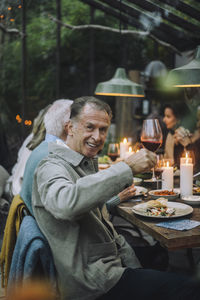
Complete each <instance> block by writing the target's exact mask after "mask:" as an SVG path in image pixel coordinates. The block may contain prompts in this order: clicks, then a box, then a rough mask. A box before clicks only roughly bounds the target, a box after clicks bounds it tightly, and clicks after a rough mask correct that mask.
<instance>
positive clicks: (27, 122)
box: [16, 115, 32, 126]
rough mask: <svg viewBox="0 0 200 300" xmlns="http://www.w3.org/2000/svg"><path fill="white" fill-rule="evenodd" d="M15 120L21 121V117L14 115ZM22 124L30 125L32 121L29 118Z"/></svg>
mask: <svg viewBox="0 0 200 300" xmlns="http://www.w3.org/2000/svg"><path fill="white" fill-rule="evenodd" d="M16 120H17V122H18V123H21V122H22V118H21V117H20V115H16ZM24 124H25V125H26V126H31V125H32V121H31V120H25V121H24Z"/></svg>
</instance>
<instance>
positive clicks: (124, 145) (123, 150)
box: [120, 138, 128, 159]
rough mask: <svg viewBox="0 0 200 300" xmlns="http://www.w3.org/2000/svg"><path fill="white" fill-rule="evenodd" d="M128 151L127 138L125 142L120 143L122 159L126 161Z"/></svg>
mask: <svg viewBox="0 0 200 300" xmlns="http://www.w3.org/2000/svg"><path fill="white" fill-rule="evenodd" d="M127 151H128V141H127V138H124V139H123V142H121V143H120V158H121V159H124V158H125V156H126V152H127Z"/></svg>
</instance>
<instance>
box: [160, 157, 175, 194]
mask: <svg viewBox="0 0 200 300" xmlns="http://www.w3.org/2000/svg"><path fill="white" fill-rule="evenodd" d="M162 170H163V171H162V189H163V190H172V189H173V188H174V170H173V167H170V166H169V161H167V162H166V166H165V167H162Z"/></svg>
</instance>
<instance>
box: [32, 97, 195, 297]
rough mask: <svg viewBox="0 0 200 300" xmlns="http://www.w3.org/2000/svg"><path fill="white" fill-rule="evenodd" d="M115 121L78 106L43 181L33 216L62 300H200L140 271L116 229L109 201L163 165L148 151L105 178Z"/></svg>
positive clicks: (172, 279)
mask: <svg viewBox="0 0 200 300" xmlns="http://www.w3.org/2000/svg"><path fill="white" fill-rule="evenodd" d="M111 118H112V113H111V109H110V107H109V106H108V105H107V104H106V103H104V102H103V101H100V100H98V99H96V98H94V97H81V98H78V99H76V100H75V101H74V103H73V104H72V106H71V117H70V122H69V126H68V137H67V143H66V144H65V143H63V142H57V144H56V143H54V144H49V156H48V157H47V158H45V159H44V160H43V161H42V162H41V163H40V165H39V166H38V168H37V171H36V173H35V178H34V184H33V197H32V201H33V211H34V215H35V218H36V220H37V222H38V224H39V227H40V229H41V230H42V232H43V233H44V235H45V236H46V238H47V240H48V242H49V245H50V247H51V250H52V253H53V257H54V262H55V266H56V269H57V276H58V278H57V279H58V284H59V290H60V294H61V299H64V300H67V299H70V300H71V299H74V300H75V299H77V300H81V299H84V300H90V299H91V300H93V299H97V298H98V299H102V300H104V299H109V300H110V299H111V300H112V299H113V300H118V299H120V300H121V299H123V298H124V299H152V297H154V298H153V299H160V295H162V299H186V297H185V295H186V296H187V299H188V297H190V298H192V296H193V294H194V295H196V294H197V295H198V296H199V294H200V293H199V292H200V288H198V287H196V285H195V284H196V283H193V282H192V281H190V280H188V279H187V278H185V277H180V276H179V277H178V276H176V275H174V274H168V273H163V272H159V271H154V270H144V269H140V264H139V262H138V260H137V258H136V256H135V253H134V252H133V250H132V248H131V247H130V246H129V245H128V244H127V243H126V242H125V240H124V238H123V237H122V236H121V235H118V234H117V232H116V231H115V230H114V228H113V226H112V224H111V223H110V222H109V218H108V212H107V210H106V206H105V203H106V201H107V200H109V199H110V198H111V197H112V196H114V195H116V194H118V193H119V192H121V191H122V190H123V189H124V188H125V187H127V186H130V185H131V184H132V181H133V174H136V173H139V172H143V171H147V170H149V169H151V168H152V167H153V166H154V164H155V163H156V155H155V154H154V153H152V152H149V151H147V150H145V149H143V150H140V151H139V152H138V153H136V154H134V155H131V156H130V157H129V158H128V159H126V160H125V161H124V162H119V163H116V164H114V165H112V166H111V167H110V168H109V169H106V170H103V171H101V172H98V164H97V157H96V155H97V154H98V152H99V151H100V150H101V149H102V148H103V146H104V142H105V139H106V135H107V132H108V128H109V125H110V122H111ZM197 286H198V285H197ZM141 287H144V288H141ZM163 289H164V290H163ZM174 293H175V295H176V296H175V295H174ZM195 293H196V294H195ZM133 295H134V296H133ZM179 296H180V298H179ZM192 299H193V298H192ZM194 299H198V298H194Z"/></svg>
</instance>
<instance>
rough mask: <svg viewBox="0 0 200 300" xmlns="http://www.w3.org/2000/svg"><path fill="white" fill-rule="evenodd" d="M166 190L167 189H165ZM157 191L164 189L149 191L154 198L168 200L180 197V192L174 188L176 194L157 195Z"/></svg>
mask: <svg viewBox="0 0 200 300" xmlns="http://www.w3.org/2000/svg"><path fill="white" fill-rule="evenodd" d="M164 190H166V189H164ZM155 192H162V190H152V191H149V195H150V196H151V197H152V199H158V198H166V199H168V200H173V199H176V198H178V196H179V193H178V192H177V191H175V190H174V193H175V195H155Z"/></svg>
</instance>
